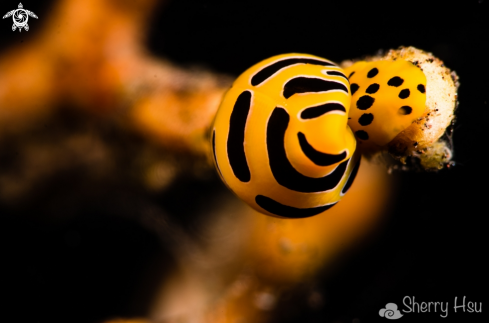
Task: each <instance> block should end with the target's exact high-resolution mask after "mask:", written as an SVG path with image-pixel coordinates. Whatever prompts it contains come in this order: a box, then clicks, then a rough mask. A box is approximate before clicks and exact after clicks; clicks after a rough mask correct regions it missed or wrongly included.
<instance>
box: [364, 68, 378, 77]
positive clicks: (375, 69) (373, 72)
mask: <svg viewBox="0 0 489 323" xmlns="http://www.w3.org/2000/svg"><path fill="white" fill-rule="evenodd" d="M377 74H379V70H378V69H377V67H374V68H372V69H371V70H370V71H369V72H368V74H367V77H368V78H369V79H371V78H372V77H374V76H375V75H377Z"/></svg>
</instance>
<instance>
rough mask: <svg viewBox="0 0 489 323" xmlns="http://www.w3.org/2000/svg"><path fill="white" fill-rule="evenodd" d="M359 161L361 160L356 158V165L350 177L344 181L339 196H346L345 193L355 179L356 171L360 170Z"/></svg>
mask: <svg viewBox="0 0 489 323" xmlns="http://www.w3.org/2000/svg"><path fill="white" fill-rule="evenodd" d="M361 160H362V159H361V158H358V161H357V164H356V165H355V167H353V170H352V171H351V174H350V177H348V180H347V181H346V184H345V186H343V189H342V190H341V194H343V195H344V194H346V192H348V190H349V189H350V187H351V184H353V181H354V180H355V177H357V173H358V169H359V168H360V161H361Z"/></svg>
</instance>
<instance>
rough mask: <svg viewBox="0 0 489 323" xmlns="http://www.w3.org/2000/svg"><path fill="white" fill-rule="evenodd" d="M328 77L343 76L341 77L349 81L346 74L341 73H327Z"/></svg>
mask: <svg viewBox="0 0 489 323" xmlns="http://www.w3.org/2000/svg"><path fill="white" fill-rule="evenodd" d="M326 73H327V74H328V75H333V76H341V77H344V78H345V80H347V81H348V78H347V77H346V75H345V74H343V73H341V72H340V71H327V72H326Z"/></svg>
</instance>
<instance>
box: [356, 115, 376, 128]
mask: <svg viewBox="0 0 489 323" xmlns="http://www.w3.org/2000/svg"><path fill="white" fill-rule="evenodd" d="M373 120H374V115H373V114H371V113H364V114H362V116H361V117H360V118H359V119H358V123H359V124H361V125H362V126H368V125H369V124H371V123H372V121H373Z"/></svg>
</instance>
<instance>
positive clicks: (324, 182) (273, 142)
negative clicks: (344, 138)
mask: <svg viewBox="0 0 489 323" xmlns="http://www.w3.org/2000/svg"><path fill="white" fill-rule="evenodd" d="M289 120H290V117H289V114H288V113H287V112H286V111H285V110H284V109H283V108H275V109H274V110H273V112H272V115H271V116H270V119H269V120H268V125H267V140H266V141H267V150H268V159H269V163H270V169H271V170H272V173H273V176H274V177H275V180H276V181H277V182H278V183H279V184H280V185H282V186H284V187H286V188H288V189H290V190H293V191H297V192H304V193H312V192H324V191H328V190H331V189H333V188H335V187H336V186H338V184H339V183H340V181H341V179H342V178H343V175H344V174H345V171H346V166H347V164H348V161H349V159H347V160H346V161H344V162H342V163H341V164H339V165H338V166H337V167H336V168H335V170H334V171H332V172H331V173H330V174H328V175H326V176H324V177H320V178H313V177H307V176H304V175H302V174H301V173H299V172H298V171H297V170H296V169H295V168H294V167H293V166H292V164H291V163H290V161H289V160H288V158H287V154H286V152H285V144H284V138H285V131H286V130H287V126H288V124H289Z"/></svg>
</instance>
